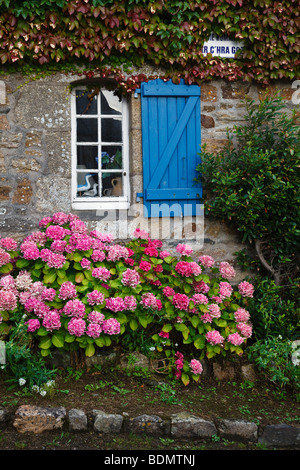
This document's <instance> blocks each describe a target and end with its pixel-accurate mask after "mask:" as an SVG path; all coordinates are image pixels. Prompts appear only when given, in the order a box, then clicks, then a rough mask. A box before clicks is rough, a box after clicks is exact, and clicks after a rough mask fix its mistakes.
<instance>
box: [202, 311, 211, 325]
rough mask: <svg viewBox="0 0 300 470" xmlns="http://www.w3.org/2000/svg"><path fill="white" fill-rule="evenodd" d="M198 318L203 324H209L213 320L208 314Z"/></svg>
mask: <svg viewBox="0 0 300 470" xmlns="http://www.w3.org/2000/svg"><path fill="white" fill-rule="evenodd" d="M200 318H201V320H202V321H203V323H211V322H212V320H213V319H212V316H211V315H210V314H209V313H204V314H203V315H201V317H200Z"/></svg>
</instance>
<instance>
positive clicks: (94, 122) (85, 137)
mask: <svg viewBox="0 0 300 470" xmlns="http://www.w3.org/2000/svg"><path fill="white" fill-rule="evenodd" d="M77 142H98V119H95V118H86V119H85V118H78V119H77Z"/></svg>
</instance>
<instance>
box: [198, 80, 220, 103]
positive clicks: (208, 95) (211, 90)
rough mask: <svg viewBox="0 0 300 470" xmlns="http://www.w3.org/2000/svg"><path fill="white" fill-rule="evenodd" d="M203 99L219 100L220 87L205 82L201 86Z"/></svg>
mask: <svg viewBox="0 0 300 470" xmlns="http://www.w3.org/2000/svg"><path fill="white" fill-rule="evenodd" d="M201 101H210V102H215V101H218V89H217V87H215V86H214V85H210V84H208V83H203V85H202V86H201Z"/></svg>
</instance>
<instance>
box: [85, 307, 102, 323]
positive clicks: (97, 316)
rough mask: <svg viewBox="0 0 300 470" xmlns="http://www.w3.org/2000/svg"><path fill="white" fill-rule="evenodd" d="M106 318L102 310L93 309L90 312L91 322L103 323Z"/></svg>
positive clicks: (89, 318)
mask: <svg viewBox="0 0 300 470" xmlns="http://www.w3.org/2000/svg"><path fill="white" fill-rule="evenodd" d="M104 320H105V316H104V314H103V313H101V312H97V311H96V310H93V311H92V312H90V313H89V314H88V321H89V322H91V323H99V324H100V325H101V323H103V322H104Z"/></svg>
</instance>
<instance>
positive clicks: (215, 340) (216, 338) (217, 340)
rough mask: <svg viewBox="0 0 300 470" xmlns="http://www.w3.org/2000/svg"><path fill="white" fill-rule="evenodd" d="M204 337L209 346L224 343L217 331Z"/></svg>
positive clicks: (210, 332) (212, 331) (209, 332)
mask: <svg viewBox="0 0 300 470" xmlns="http://www.w3.org/2000/svg"><path fill="white" fill-rule="evenodd" d="M205 337H206V339H207V341H208V342H209V343H210V344H214V345H216V344H223V343H224V338H223V336H222V335H221V333H220V332H219V331H218V330H211V331H208V332H207V333H206V335H205Z"/></svg>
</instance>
